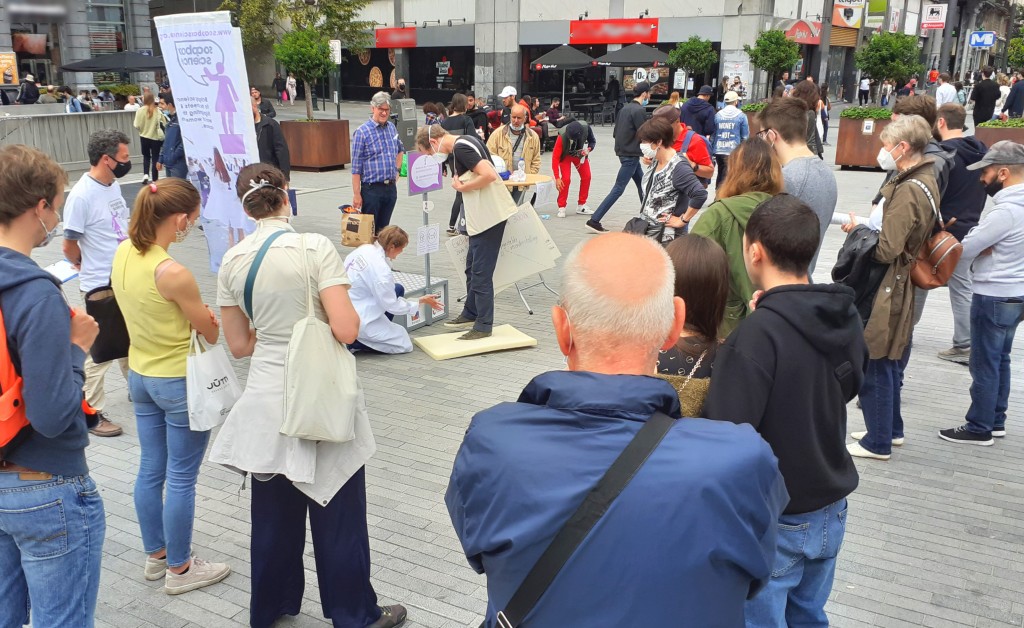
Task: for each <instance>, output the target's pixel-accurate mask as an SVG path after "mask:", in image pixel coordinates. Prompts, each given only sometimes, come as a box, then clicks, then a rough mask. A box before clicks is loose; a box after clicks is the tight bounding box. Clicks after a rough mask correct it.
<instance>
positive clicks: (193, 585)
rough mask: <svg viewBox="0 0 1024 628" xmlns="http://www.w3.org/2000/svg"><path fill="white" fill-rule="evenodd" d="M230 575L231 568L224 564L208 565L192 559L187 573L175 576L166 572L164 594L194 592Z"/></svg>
mask: <svg viewBox="0 0 1024 628" xmlns="http://www.w3.org/2000/svg"><path fill="white" fill-rule="evenodd" d="M230 573H231V567H229V566H227V565H226V564H224V563H210V562H207V561H205V560H203V559H201V558H196V557H194V556H193V557H192V564H190V565H189V566H188V571H186V572H185V573H181V574H177V573H174V572H173V571H171V570H170V569H168V570H167V575H166V576H164V593H166V594H167V595H179V594H181V593H186V592H188V591H194V590H196V589H201V588H203V587H206V586H209V585H211V584H217V583H218V582H220V581H221V580H223V579H224V578H227V577H228V575H229V574H230Z"/></svg>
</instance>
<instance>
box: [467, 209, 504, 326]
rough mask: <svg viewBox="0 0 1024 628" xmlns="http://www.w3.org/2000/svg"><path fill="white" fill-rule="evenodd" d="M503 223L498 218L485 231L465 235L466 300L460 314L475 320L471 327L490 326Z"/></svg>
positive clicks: (492, 321)
mask: <svg viewBox="0 0 1024 628" xmlns="http://www.w3.org/2000/svg"><path fill="white" fill-rule="evenodd" d="M504 235H505V223H504V222H499V223H498V224H496V225H494V226H493V227H491V228H490V229H488V230H487V231H484V232H483V233H478V234H476V235H472V236H469V253H468V254H467V255H466V288H467V290H466V303H465V305H464V306H463V308H462V315H461V316H462V318H465V319H468V320H471V321H475V324H474V325H473V329H475V330H477V331H486V332H489V331H491V328H492V327H493V326H494V267H495V266H497V265H498V251H499V250H500V249H501V238H502V236H504Z"/></svg>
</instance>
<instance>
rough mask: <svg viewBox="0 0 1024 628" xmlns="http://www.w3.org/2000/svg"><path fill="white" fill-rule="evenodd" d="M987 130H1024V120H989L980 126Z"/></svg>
mask: <svg viewBox="0 0 1024 628" xmlns="http://www.w3.org/2000/svg"><path fill="white" fill-rule="evenodd" d="M978 127H979V128H986V129H1024V118H1010V119H1009V120H1007V121H1005V122H1004V121H1002V120H989V121H988V122H982V123H981V124H979V125H978Z"/></svg>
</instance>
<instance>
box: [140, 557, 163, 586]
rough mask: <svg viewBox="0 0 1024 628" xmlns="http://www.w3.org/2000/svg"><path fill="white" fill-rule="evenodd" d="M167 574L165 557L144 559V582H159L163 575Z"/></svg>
mask: <svg viewBox="0 0 1024 628" xmlns="http://www.w3.org/2000/svg"><path fill="white" fill-rule="evenodd" d="M166 572H167V557H164V558H153V557H152V556H147V557H146V571H145V575H146V580H149V581H150V582H152V581H154V580H159V579H160V578H163V577H164V573H166Z"/></svg>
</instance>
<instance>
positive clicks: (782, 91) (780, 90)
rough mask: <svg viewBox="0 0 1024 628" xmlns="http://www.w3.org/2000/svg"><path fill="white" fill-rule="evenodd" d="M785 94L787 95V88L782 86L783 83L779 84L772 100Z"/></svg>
mask: <svg viewBox="0 0 1024 628" xmlns="http://www.w3.org/2000/svg"><path fill="white" fill-rule="evenodd" d="M785 95H786V88H785V87H783V86H781V85H779V86H778V87H776V88H775V89H774V90H773V91H772V97H771V100H772V101H773V102H774V101H776V100H778V99H779V98H782V97H783V96H785Z"/></svg>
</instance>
